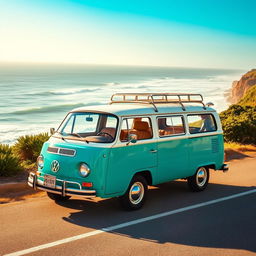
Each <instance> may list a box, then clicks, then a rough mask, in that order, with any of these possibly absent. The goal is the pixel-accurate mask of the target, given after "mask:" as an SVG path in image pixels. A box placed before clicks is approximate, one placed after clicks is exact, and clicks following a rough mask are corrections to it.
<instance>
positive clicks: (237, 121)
mask: <svg viewBox="0 0 256 256" xmlns="http://www.w3.org/2000/svg"><path fill="white" fill-rule="evenodd" d="M220 118H221V122H222V127H223V132H224V139H225V141H227V142H238V143H242V144H256V106H241V105H232V106H230V107H229V108H228V109H227V110H225V111H223V112H222V113H221V114H220Z"/></svg>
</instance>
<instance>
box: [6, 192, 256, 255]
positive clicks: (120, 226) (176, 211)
mask: <svg viewBox="0 0 256 256" xmlns="http://www.w3.org/2000/svg"><path fill="white" fill-rule="evenodd" d="M252 193H256V189H252V190H249V191H246V192H242V193H238V194H234V195H231V196H225V197H221V198H218V199H214V200H210V201H207V202H204V203H199V204H195V205H191V206H187V207H183V208H180V209H176V210H172V211H168V212H163V213H159V214H155V215H152V216H149V217H145V218H141V219H138V220H133V221H128V222H124V223H121V224H118V225H115V226H111V227H107V228H102V229H99V230H95V231H91V232H87V233H84V234H81V235H77V236H72V237H68V238H64V239H61V240H57V241H55V242H51V243H47V244H42V245H39V246H35V247H32V248H29V249H25V250H22V251H17V252H13V253H9V254H5V255H4V256H19V255H25V254H28V253H32V252H36V251H39V250H43V249H47V248H50V247H53V246H57V245H61V244H65V243H69V242H72V241H76V240H79V239H83V238H86V237H89V236H95V235H99V234H101V233H104V232H109V231H113V230H116V229H120V228H125V227H128V226H132V225H136V224H139V223H142V222H146V221H150V220H155V219H158V218H162V217H166V216H170V215H173V214H176V213H180V212H185V211H189V210H193V209H196V208H200V207H203V206H207V205H211V204H216V203H220V202H223V201H226V200H230V199H234V198H237V197H241V196H245V195H249V194H252Z"/></svg>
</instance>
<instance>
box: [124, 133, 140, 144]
mask: <svg viewBox="0 0 256 256" xmlns="http://www.w3.org/2000/svg"><path fill="white" fill-rule="evenodd" d="M137 139H138V137H137V134H133V133H131V134H129V135H128V142H127V143H126V145H129V144H130V143H136V142H137Z"/></svg>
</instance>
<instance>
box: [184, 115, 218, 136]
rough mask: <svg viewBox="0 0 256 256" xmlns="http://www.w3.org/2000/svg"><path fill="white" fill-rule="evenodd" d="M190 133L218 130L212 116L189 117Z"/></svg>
mask: <svg viewBox="0 0 256 256" xmlns="http://www.w3.org/2000/svg"><path fill="white" fill-rule="evenodd" d="M188 126H189V133H190V134H195V133H203V132H213V131H216V130H217V126H216V121H215V119H214V117H213V115H212V114H200V115H188Z"/></svg>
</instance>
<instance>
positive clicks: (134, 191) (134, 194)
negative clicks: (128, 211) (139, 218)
mask: <svg viewBox="0 0 256 256" xmlns="http://www.w3.org/2000/svg"><path fill="white" fill-rule="evenodd" d="M143 197H144V186H143V184H142V183H141V182H139V181H137V182H135V183H133V185H132V186H131V188H130V191H129V199H130V202H131V203H132V204H138V203H140V202H141V200H142V199H143Z"/></svg>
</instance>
